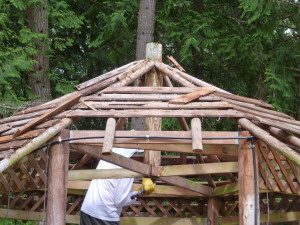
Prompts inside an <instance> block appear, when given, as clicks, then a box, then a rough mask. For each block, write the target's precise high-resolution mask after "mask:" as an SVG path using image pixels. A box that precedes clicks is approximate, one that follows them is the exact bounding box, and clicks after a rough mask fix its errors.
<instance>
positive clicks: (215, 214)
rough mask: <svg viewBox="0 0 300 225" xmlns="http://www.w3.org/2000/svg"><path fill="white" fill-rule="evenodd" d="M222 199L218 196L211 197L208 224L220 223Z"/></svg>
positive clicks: (208, 205) (208, 203)
mask: <svg viewBox="0 0 300 225" xmlns="http://www.w3.org/2000/svg"><path fill="white" fill-rule="evenodd" d="M219 207H220V201H219V199H217V198H209V199H208V202H207V221H208V223H207V224H210V225H218V223H219Z"/></svg>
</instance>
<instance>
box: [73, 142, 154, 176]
mask: <svg viewBox="0 0 300 225" xmlns="http://www.w3.org/2000/svg"><path fill="white" fill-rule="evenodd" d="M72 149H73V150H76V151H78V152H82V153H84V154H87V155H90V156H93V157H95V158H97V159H102V160H104V161H107V162H110V163H112V164H115V165H118V166H121V167H123V168H125V169H129V170H132V171H134V172H138V173H141V174H143V175H148V176H150V175H151V167H150V166H149V165H146V164H144V163H141V162H138V161H136V160H133V159H130V158H126V157H124V156H121V155H119V154H116V153H113V152H112V154H111V155H102V154H101V152H100V151H99V147H98V146H90V145H76V144H73V145H72Z"/></svg>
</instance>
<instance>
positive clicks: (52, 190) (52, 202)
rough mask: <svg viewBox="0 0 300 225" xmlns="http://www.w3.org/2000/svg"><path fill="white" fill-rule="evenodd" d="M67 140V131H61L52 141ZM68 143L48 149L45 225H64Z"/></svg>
mask: <svg viewBox="0 0 300 225" xmlns="http://www.w3.org/2000/svg"><path fill="white" fill-rule="evenodd" d="M66 138H69V131H68V130H62V131H61V133H59V134H58V135H57V136H56V137H54V138H53V139H52V141H60V139H61V140H62V139H66ZM69 150H70V149H69V143H68V142H61V143H58V144H55V145H53V146H52V147H51V149H50V157H49V167H48V199H47V224H48V225H64V224H66V206H67V182H68V166H69Z"/></svg>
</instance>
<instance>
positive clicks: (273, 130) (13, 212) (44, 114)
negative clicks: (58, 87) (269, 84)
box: [0, 60, 300, 224]
mask: <svg viewBox="0 0 300 225" xmlns="http://www.w3.org/2000/svg"><path fill="white" fill-rule="evenodd" d="M153 70H156V71H157V72H159V73H161V74H163V75H164V87H130V86H128V85H130V84H131V83H132V82H134V81H135V80H136V79H141V80H142V81H143V76H144V75H145V74H146V73H149V71H153ZM173 86H174V87H173ZM76 89H77V91H75V92H73V93H70V94H68V95H66V96H63V97H61V98H58V99H55V100H53V101H50V102H48V103H46V104H44V105H41V106H36V107H31V108H28V109H25V110H23V111H20V112H17V113H15V115H13V116H11V117H8V118H3V119H1V120H0V157H1V159H2V160H1V161H0V172H1V173H0V195H1V196H0V208H2V209H0V217H6V215H8V218H18V219H25V220H26V219H28V220H40V221H41V220H44V219H45V218H46V211H47V210H46V209H45V205H46V203H45V200H46V198H47V191H46V190H47V189H48V187H49V185H50V184H49V183H48V174H47V168H48V165H49V160H50V159H49V151H50V148H51V146H50V143H51V138H53V137H54V136H56V137H57V136H59V135H60V134H61V132H62V131H63V129H65V128H67V127H68V126H69V125H70V124H72V123H73V122H74V121H76V120H80V119H81V118H86V117H92V118H93V117H94V118H111V119H112V118H115V119H119V120H118V122H117V123H116V124H115V125H114V126H115V128H116V129H119V128H120V127H122V126H123V125H124V123H126V121H127V118H130V117H171V118H177V119H178V122H179V124H180V125H181V127H182V130H183V131H134V132H130V131H119V130H116V131H114V130H113V131H114V132H113V133H114V134H113V135H110V136H112V139H111V140H108V139H107V140H106V141H105V137H107V136H108V135H105V131H104V130H102V131H84V130H78V131H77V130H70V132H68V133H69V138H70V139H71V140H69V141H68V142H67V143H65V144H64V145H67V148H66V149H68V148H70V158H69V160H70V161H69V165H68V168H69V172H68V180H69V181H68V183H67V185H66V187H65V188H67V193H68V195H67V198H66V221H67V222H70V223H78V219H79V217H78V214H79V211H80V207H81V204H82V201H83V199H84V193H85V191H86V190H87V188H88V185H89V182H90V180H91V179H93V178H97V179H105V178H122V177H134V178H135V184H134V186H133V189H136V188H137V187H138V186H139V185H140V182H141V181H140V177H142V176H150V177H155V178H156V179H157V187H156V191H155V192H154V193H153V194H151V195H150V196H148V197H146V198H140V199H139V201H138V202H137V203H136V204H134V205H131V206H128V207H124V209H123V211H122V223H123V224H132V221H133V220H135V222H137V223H143V224H151V223H153V222H155V223H156V224H165V223H168V222H170V221H171V222H172V221H173V220H174V218H178V219H177V220H174V221H173V222H174V223H175V222H176V223H180V224H193V222H195V221H196V222H197V223H199V224H205V218H210V216H211V208H212V207H214V208H215V209H216V210H217V211H218V216H219V217H220V220H219V221H220V222H221V224H238V223H239V219H240V217H241V216H240V215H241V211H242V210H243V208H241V198H243V197H241V196H242V195H240V197H239V193H240V194H241V189H243V188H244V187H243V186H241V177H240V176H239V174H243V173H244V172H246V171H242V170H241V166H238V163H239V160H240V158H239V157H241V156H240V154H239V139H238V137H241V136H246V137H250V136H251V135H253V136H255V137H256V138H257V140H256V143H255V153H256V159H257V175H258V179H257V182H258V189H259V204H258V205H259V210H260V215H261V216H260V221H261V222H267V218H268V219H269V221H270V222H274V223H277V222H283V221H288V222H292V221H297V220H300V209H299V208H300V155H299V153H297V151H295V150H294V149H295V148H296V149H299V148H300V140H299V138H298V137H297V136H298V135H300V122H299V121H296V120H295V119H293V118H291V117H290V116H288V115H285V114H283V113H280V112H277V111H274V110H272V109H273V107H272V106H271V105H269V104H267V103H265V102H262V101H260V100H256V99H250V98H246V97H242V96H238V95H234V94H231V93H228V92H226V91H224V90H222V89H220V88H217V87H215V86H213V85H210V84H208V83H206V82H204V81H201V80H198V79H196V78H194V77H192V76H190V75H188V74H186V73H185V72H182V71H180V70H177V69H175V68H172V67H170V66H168V65H165V64H163V63H162V62H158V61H155V60H142V61H136V62H132V63H129V64H127V65H125V66H123V67H121V68H118V69H116V70H113V71H111V72H108V73H106V74H104V75H101V76H99V77H97V78H94V79H92V80H90V81H88V82H85V83H82V84H80V85H78V86H77V87H76ZM184 118H196V120H193V121H197V123H194V125H193V126H191V127H192V128H191V129H192V130H189V126H188V124H187V123H186V121H185V119H184ZM198 118H200V120H199V119H198ZM205 118H216V119H219V118H226V119H228V118H229V119H232V120H234V121H236V122H237V124H238V125H239V126H241V127H242V128H243V129H244V130H246V132H221V131H218V132H208V131H207V132H204V131H201V122H202V121H203V119H205ZM112 120H114V119H112ZM195 124H196V125H195ZM247 131H249V132H250V133H249V132H247ZM196 136H197V138H196ZM83 137H90V138H87V139H82V138H83ZM91 137H94V138H91ZM57 140H60V139H59V138H58V139H57ZM110 141H112V142H113V146H114V147H123V148H137V149H144V150H151V151H160V152H162V155H161V165H148V164H144V163H143V158H144V157H143V155H137V156H134V158H133V159H127V158H124V157H122V156H120V155H116V154H114V153H111V152H110V148H111V146H112V142H110ZM59 143H60V141H59ZM105 143H106V145H107V143H109V145H107V146H108V147H106V148H108V151H107V154H105V155H103V154H101V149H102V146H103V145H105ZM247 143H248V142H247ZM247 145H249V146H250V142H249V144H246V145H245V146H246V148H248V147H247ZM109 146H110V147H109ZM245 146H244V148H245ZM246 151H247V149H246ZM249 151H250V149H249ZM164 152H172V153H174V154H173V156H170V154H164ZM100 159H101V160H106V161H108V162H111V163H114V164H117V165H120V166H121V167H123V168H124V169H122V170H120V171H117V172H116V171H106V172H109V173H104V172H102V171H96V172H95V170H93V169H94V168H95V167H96V164H97V162H98V160H100ZM251 162H252V161H251ZM251 162H250V164H251ZM247 176H248V174H247ZM250 176H252V175H250ZM191 178H192V179H191ZM251 179H254V178H251ZM251 182H252V181H251ZM48 197H49V196H48ZM211 205H212V206H211ZM8 206H9V207H8ZM26 211H30V212H31V213H32V214H31V215H32V216H27V214H25V212H26ZM23 212H24V213H23ZM26 213H27V212H26ZM268 213H272V214H273V215H270V216H267V215H266V214H268ZM171 217H172V218H171ZM155 218H164V219H161V220H158V219H157V220H156V219H155ZM179 218H182V219H179ZM184 218H190V220H185V219H184ZM167 219H169V220H167ZM240 224H243V223H240ZM244 224H248V223H244Z"/></svg>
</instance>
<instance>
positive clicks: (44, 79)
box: [27, 0, 51, 100]
mask: <svg viewBox="0 0 300 225" xmlns="http://www.w3.org/2000/svg"><path fill="white" fill-rule="evenodd" d="M47 7H48V0H44V1H43V3H41V4H39V5H36V6H29V7H28V8H27V13H28V28H29V29H30V30H31V31H32V32H35V33H40V34H45V36H46V37H48V14H47ZM34 44H35V45H36V48H37V49H38V50H39V53H38V54H36V55H34V56H33V59H34V60H35V61H36V63H35V64H34V66H33V71H32V72H30V73H29V76H28V83H29V86H30V87H31V92H32V93H33V94H34V95H38V96H40V97H41V99H42V100H49V99H50V98H51V94H50V81H49V79H48V76H47V73H48V70H49V58H48V57H47V46H46V45H45V44H44V43H42V42H41V41H39V40H35V41H34Z"/></svg>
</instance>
